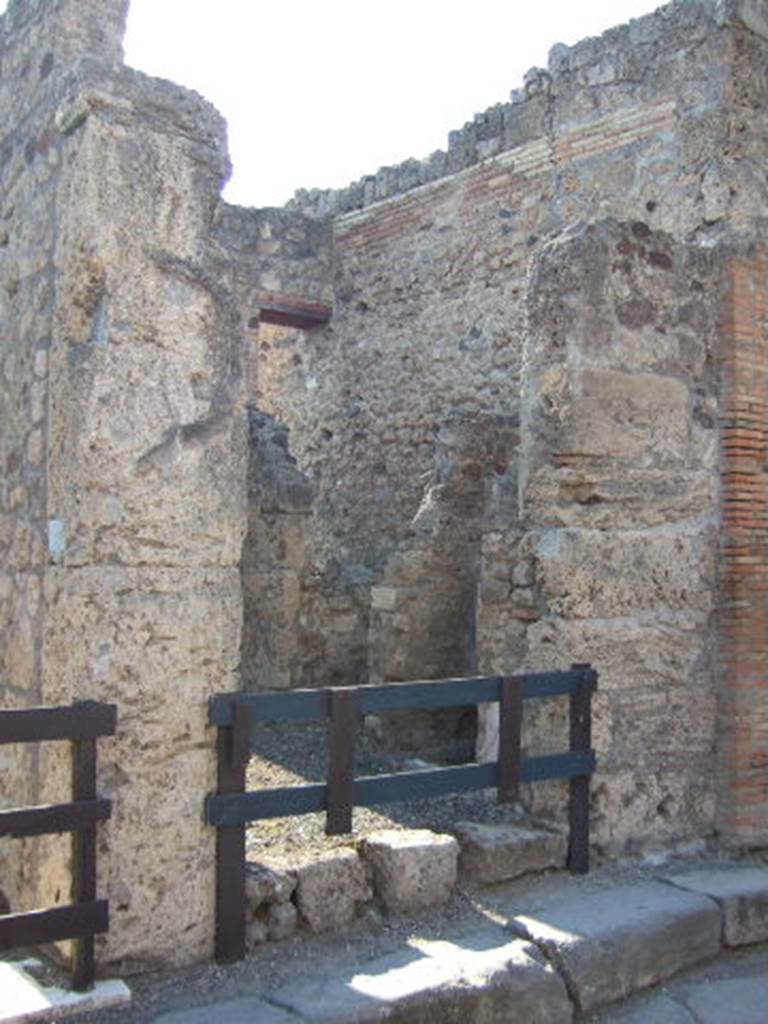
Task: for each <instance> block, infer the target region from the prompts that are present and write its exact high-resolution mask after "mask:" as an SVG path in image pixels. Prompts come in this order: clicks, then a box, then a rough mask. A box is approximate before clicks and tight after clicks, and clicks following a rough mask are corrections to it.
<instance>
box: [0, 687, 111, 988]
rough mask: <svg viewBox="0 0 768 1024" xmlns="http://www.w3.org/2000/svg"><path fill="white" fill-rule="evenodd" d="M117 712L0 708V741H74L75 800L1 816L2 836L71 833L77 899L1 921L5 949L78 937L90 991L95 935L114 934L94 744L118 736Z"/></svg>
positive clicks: (84, 706) (89, 704)
mask: <svg viewBox="0 0 768 1024" xmlns="http://www.w3.org/2000/svg"><path fill="white" fill-rule="evenodd" d="M116 724H117V708H116V707H115V706H114V705H113V704H98V703H96V702H95V701H83V702H80V703H76V704H72V705H71V706H67V707H46V708H24V709H22V710H18V711H0V744H8V743H38V742H41V741H45V740H70V741H71V742H72V802H71V803H67V804H47V805H45V806H41V807H26V808H15V809H13V810H7V811H0V836H7V837H10V838H13V839H23V838H26V837H28V836H41V835H50V834H55V833H61V832H71V833H72V854H73V856H72V894H71V899H72V902H71V904H70V905H68V906H63V907H55V908H53V909H51V910H34V911H30V912H26V913H19V914H5V915H3V916H2V917H0V949H14V948H16V947H21V946H38V945H42V944H44V943H50V942H59V941H61V940H63V939H74V940H75V944H74V952H73V958H72V985H73V988H75V989H76V990H77V991H84V990H87V989H89V988H91V987H92V986H93V981H94V977H95V970H96V967H95V958H94V936H95V935H98V934H100V933H102V932H106V931H109V903H108V902H107V901H106V900H98V899H97V898H96V826H97V823H98V822H99V821H106V820H107V819H108V818H109V817H110V815H111V813H112V804H111V801H109V800H103V799H99V797H98V796H97V793H96V740H97V739H98V738H99V737H100V736H112V735H114V732H115V728H116Z"/></svg>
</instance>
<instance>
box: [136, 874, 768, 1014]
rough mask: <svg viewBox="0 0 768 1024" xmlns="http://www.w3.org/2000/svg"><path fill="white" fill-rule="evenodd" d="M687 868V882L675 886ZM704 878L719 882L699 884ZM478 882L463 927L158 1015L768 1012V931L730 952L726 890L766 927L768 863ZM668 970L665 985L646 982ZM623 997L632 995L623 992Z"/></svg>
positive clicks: (756, 924) (753, 922)
mask: <svg viewBox="0 0 768 1024" xmlns="http://www.w3.org/2000/svg"><path fill="white" fill-rule="evenodd" d="M686 876H687V877H688V878H689V880H690V886H691V889H684V888H682V887H681V884H680V880H681V879H683V880H684V879H685V877H686ZM670 878H672V879H674V881H670ZM692 889H695V890H696V891H691V890H692ZM704 889H706V890H707V893H717V894H718V895H717V896H712V895H709V894H705V893H704V892H703V891H698V890H704ZM483 892H484V894H485V896H484V897H483V898H484V904H483V909H484V913H485V917H486V922H485V924H483V925H479V926H478V925H476V926H475V927H474V928H470V929H468V928H467V925H466V921H465V920H462V921H460V922H459V923H458V924H457V926H456V928H455V930H454V931H453V932H451V933H449V934H444V935H442V936H441V937H439V938H432V937H424V938H421V937H418V936H412V937H411V938H410V939H409V940H408V941H407V942H404V943H403V944H402V945H401V946H400V947H399V948H397V949H391V950H390V951H389V952H387V953H386V954H384V955H379V956H374V957H373V958H368V959H366V958H365V957H363V956H359V957H355V956H354V954H353V955H352V956H351V958H350V959H348V960H346V961H345V962H344V963H343V964H342V965H340V966H339V968H338V969H336V970H334V969H333V967H331V968H330V969H329V965H325V966H324V967H321V968H320V969H318V968H317V966H314V967H313V969H311V970H302V969H301V965H297V969H296V971H295V976H293V977H292V979H291V981H290V982H289V983H286V982H285V981H282V982H281V983H279V984H278V985H277V986H275V987H272V988H269V989H268V990H265V991H260V992H259V993H258V998H256V995H255V994H254V993H250V994H249V997H248V998H247V999H243V1000H240V1001H237V1000H236V1001H234V1002H232V1001H229V1000H228V1001H226V1002H224V1003H222V1004H215V1003H211V1004H210V1005H209V1006H208V1007H203V1008H197V1009H194V1010H189V1011H186V1010H185V1011H182V1012H179V1011H174V1012H173V1013H170V1014H165V1015H161V1016H160V1017H156V1018H152V1020H153V1024H203V1022H204V1021H208V1020H210V1021H214V1020H215V1021H216V1022H220V1021H223V1022H226V1024H241V1022H243V1024H245V1022H248V1024H287V1022H290V1021H296V1022H298V1021H317V1022H321V1021H322V1022H328V1024H353V1022H354V1024H368V1022H378V1021H393V1022H394V1021H396V1022H397V1024H433V1022H434V1024H438V1022H439V1024H451V1022H455V1024H459V1022H462V1024H464V1022H473V1024H571V1022H573V1021H576V1020H587V1019H588V1020H589V1021H594V1022H599V1024H603V1022H605V1024H641V1022H642V1024H677V1022H680V1024H700V1022H705V1024H765V1021H766V1020H768V944H765V943H763V944H762V945H752V946H750V947H749V949H748V950H747V951H746V952H742V953H740V954H732V953H729V951H728V949H727V940H726V938H725V936H726V934H727V930H726V919H727V916H728V901H727V899H726V898H724V897H723V894H729V896H730V894H733V893H737V894H738V899H739V901H740V903H739V907H740V913H741V914H742V915H743V916H745V917H746V918H748V919H749V920H750V927H751V928H752V929H753V931H752V934H754V935H760V934H762V933H761V932H760V929H761V928H765V927H768V905H767V904H766V896H768V868H766V867H765V866H764V865H759V864H755V865H744V864H735V865H726V864H723V865H717V866H714V867H708V868H707V869H706V870H702V869H695V870H691V871H687V872H675V873H669V877H667V875H665V873H664V872H660V873H659V874H658V875H657V877H656V878H651V879H649V880H646V881H642V882H637V881H635V882H633V883H632V884H628V885H627V884H616V882H615V881H614V882H612V883H610V884H606V882H605V880H604V879H602V878H601V876H600V873H599V872H598V873H597V875H596V877H594V878H590V879H574V878H571V877H570V876H549V877H548V878H547V879H542V880H540V883H538V884H536V885H534V886H533V887H532V888H530V887H529V888H528V889H521V888H520V886H519V883H518V884H517V885H512V886H510V885H499V886H495V887H492V888H490V889H485V890H483ZM515 933H517V934H515ZM718 956H721V957H722V956H725V957H726V959H725V960H718V959H717V958H718ZM728 957H731V959H730V960H729V959H727V958H728ZM738 957H740V959H737V958H738ZM740 964H742V965H743V967H741V968H740V966H739V965H740ZM700 965H707V966H706V974H705V975H702V974H701V973H699V974H696V975H694V976H692V980H687V979H686V976H685V975H680V976H679V977H678V978H677V980H672V981H670V979H672V976H673V975H675V974H678V972H681V971H685V970H686V969H691V968H697V967H698V968H699V970H702V969H703V968H701V967H700ZM727 965H730V966H727ZM726 967H727V970H726ZM740 971H741V973H740ZM742 975H743V977H742ZM663 982H669V983H670V987H665V988H664V989H662V990H659V989H658V988H657V989H655V990H653V991H652V992H650V993H647V994H646V995H639V994H640V993H643V992H644V990H646V989H652V987H653V986H658V985H659V984H660V983H663ZM628 997H634V1001H630V1002H629V1003H626V1004H622V1003H621V1002H620V1001H621V1000H625V999H627V998H628ZM760 1013H762V1014H763V1016H762V1017H761V1016H760ZM206 1014H207V1016H206ZM594 1014H598V1015H597V1016H593V1015H594ZM147 1020H149V1018H147Z"/></svg>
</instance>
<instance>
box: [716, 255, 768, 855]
mask: <svg viewBox="0 0 768 1024" xmlns="http://www.w3.org/2000/svg"><path fill="white" fill-rule="evenodd" d="M720 373H721V388H722V393H721V399H720V434H721V463H720V465H721V502H722V526H721V538H720V541H721V543H720V631H719V632H720V678H719V683H720V686H719V710H720V715H719V744H718V749H719V755H720V758H719V767H720V771H719V778H720V787H719V807H718V827H719V829H720V831H721V833H722V834H723V835H724V836H725V837H726V838H727V839H729V840H731V841H734V842H736V843H740V844H742V845H747V846H752V847H754V846H759V845H764V844H766V843H768V257H767V256H766V254H765V252H764V251H763V250H756V251H753V252H751V253H742V254H740V255H734V256H733V257H732V258H731V260H730V261H729V264H728V267H727V293H726V297H725V316H724V317H723V319H722V337H721V351H720Z"/></svg>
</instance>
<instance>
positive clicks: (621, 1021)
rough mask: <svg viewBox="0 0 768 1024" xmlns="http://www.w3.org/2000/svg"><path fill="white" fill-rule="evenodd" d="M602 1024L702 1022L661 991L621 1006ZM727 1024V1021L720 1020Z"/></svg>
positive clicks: (690, 1023)
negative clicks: (629, 1004)
mask: <svg viewBox="0 0 768 1024" xmlns="http://www.w3.org/2000/svg"><path fill="white" fill-rule="evenodd" d="M600 1024H701V1022H700V1021H697V1020H696V1018H695V1017H694V1016H693V1014H692V1013H691V1011H690V1010H687V1009H686V1008H685V1007H684V1006H683V1004H682V1003H680V1002H678V1001H677V1000H676V999H673V998H672V997H671V996H668V995H666V993H664V992H661V993H658V994H654V995H651V996H649V997H648V998H647V999H643V1000H642V1001H641V1002H639V1003H638V1004H637V1005H635V1006H632V1007H620V1008H618V1009H616V1010H614V1011H613V1012H612V1013H610V1015H609V1016H607V1017H600ZM720 1024H725V1022H720Z"/></svg>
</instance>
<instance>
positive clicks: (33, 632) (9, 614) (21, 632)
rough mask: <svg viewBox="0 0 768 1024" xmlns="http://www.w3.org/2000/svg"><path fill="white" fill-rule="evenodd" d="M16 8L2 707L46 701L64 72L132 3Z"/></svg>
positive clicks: (4, 132)
mask: <svg viewBox="0 0 768 1024" xmlns="http://www.w3.org/2000/svg"><path fill="white" fill-rule="evenodd" d="M98 6H99V10H98V11H97V9H96V8H97V5H95V4H94V5H91V4H84V5H82V13H81V17H80V18H79V19H76V20H75V19H68V18H66V17H64V9H63V5H62V4H30V3H19V2H11V3H10V5H9V8H8V10H7V12H6V14H5V15H4V16H3V17H2V18H0V63H2V68H3V74H2V79H1V80H0V125H2V127H0V321H1V322H2V324H3V330H2V336H1V337H0V419H1V420H2V429H0V476H1V478H0V702H1V703H2V704H3V705H4V706H6V707H24V706H30V705H32V706H34V705H36V704H39V703H40V702H41V699H42V696H43V681H42V637H43V615H44V596H43V575H44V570H45V566H46V563H47V546H48V542H47V475H46V464H47V457H48V444H49V431H48V375H49V350H50V338H51V330H52V318H53V309H54V301H55V288H54V246H55V238H56V218H55V202H54V196H55V194H56V189H57V187H58V183H59V181H60V174H61V137H60V134H59V132H58V130H57V128H56V126H55V125H54V123H53V115H54V113H55V110H56V107H57V104H58V101H59V98H60V91H61V78H60V75H61V69H62V68H63V67H65V66H66V65H67V63H68V62H70V61H72V59H73V58H74V57H75V56H76V55H79V54H81V53H83V52H96V53H98V54H99V55H100V57H101V59H102V60H103V61H104V62H105V64H107V65H110V64H111V63H113V62H115V61H116V60H118V59H119V56H120V46H119V38H120V26H121V23H122V18H123V14H124V11H123V5H121V4H114V3H113V4H107V5H98ZM0 766H1V767H0V800H1V801H2V803H3V804H4V805H5V806H8V805H9V804H12V805H16V804H21V803H24V802H35V799H36V796H37V794H38V792H39V778H40V776H39V755H38V750H37V749H36V748H35V747H29V746H27V747H22V746H16V747H3V748H0ZM38 854H39V844H36V843H28V844H24V845H23V846H22V845H21V844H19V843H18V842H16V843H10V842H8V841H6V842H4V843H3V845H2V846H1V847H0V889H3V890H5V891H6V895H7V897H8V898H9V899H10V900H11V901H12V902H13V903H14V904H16V905H18V904H19V903H20V902H21V903H26V904H28V903H29V900H28V899H26V898H25V897H27V896H28V895H29V893H30V891H31V889H32V888H34V885H35V884H36V879H37V877H38V870H39V864H38Z"/></svg>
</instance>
